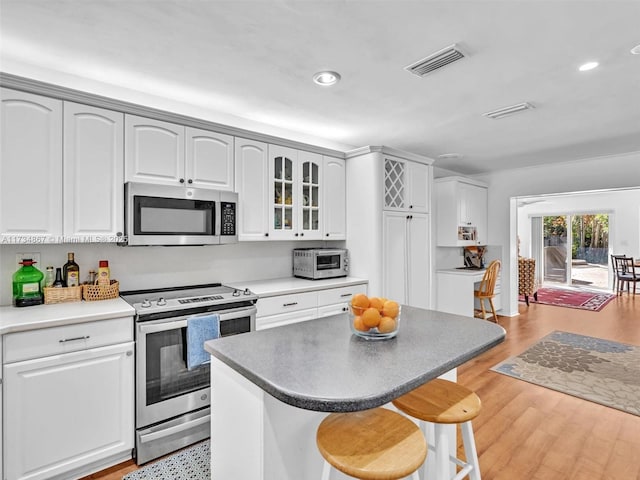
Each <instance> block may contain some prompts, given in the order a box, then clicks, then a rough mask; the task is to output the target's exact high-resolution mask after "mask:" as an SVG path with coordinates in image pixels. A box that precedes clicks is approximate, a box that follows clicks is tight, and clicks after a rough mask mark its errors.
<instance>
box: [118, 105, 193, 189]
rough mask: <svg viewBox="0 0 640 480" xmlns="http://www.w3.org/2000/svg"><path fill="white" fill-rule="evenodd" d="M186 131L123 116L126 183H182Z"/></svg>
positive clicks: (159, 122)
mask: <svg viewBox="0 0 640 480" xmlns="http://www.w3.org/2000/svg"><path fill="white" fill-rule="evenodd" d="M184 129H185V127H183V126H182V125H175V124H173V123H169V122H162V121H160V120H153V119H150V118H144V117H137V116H134V115H125V181H127V182H144V183H156V184H159V183H160V184H166V185H179V184H184V183H185V175H184V154H185V152H184V135H185V132H184Z"/></svg>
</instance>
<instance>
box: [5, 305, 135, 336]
mask: <svg viewBox="0 0 640 480" xmlns="http://www.w3.org/2000/svg"><path fill="white" fill-rule="evenodd" d="M134 314H135V310H134V309H133V307H132V306H131V305H129V304H128V303H127V302H125V301H124V300H122V299H121V298H120V297H118V298H114V299H112V300H99V301H94V302H85V301H81V302H70V303H56V304H49V305H35V306H32V307H13V306H7V307H0V335H4V334H7V333H13V332H21V331H24V330H36V329H38V328H48V327H57V326H60V325H71V324H75V323H83V322H91V321H95V320H105V319H107V318H116V317H132V316H133V315H134Z"/></svg>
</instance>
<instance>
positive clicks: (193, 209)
mask: <svg viewBox="0 0 640 480" xmlns="http://www.w3.org/2000/svg"><path fill="white" fill-rule="evenodd" d="M134 210H135V218H134V233H135V234H136V235H214V232H213V229H214V225H215V202H207V201H200V200H183V199H176V198H159V197H143V196H139V195H137V196H135V198H134Z"/></svg>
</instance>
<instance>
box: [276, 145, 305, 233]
mask: <svg viewBox="0 0 640 480" xmlns="http://www.w3.org/2000/svg"><path fill="white" fill-rule="evenodd" d="M297 161H298V152H297V151H296V150H294V149H292V148H287V147H281V146H279V145H269V181H270V183H271V192H270V199H269V200H270V201H269V203H270V209H271V213H270V217H271V219H270V225H269V234H270V236H271V238H272V239H289V238H295V237H294V234H295V232H296V229H297V228H298V225H297V218H296V215H295V209H296V207H297V205H298V202H299V200H298V197H299V193H298V192H297V191H296V184H295V178H296V173H297V172H296V167H297Z"/></svg>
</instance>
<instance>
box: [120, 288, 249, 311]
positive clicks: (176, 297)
mask: <svg viewBox="0 0 640 480" xmlns="http://www.w3.org/2000/svg"><path fill="white" fill-rule="evenodd" d="M120 296H121V297H122V298H123V299H124V300H125V301H126V302H128V303H129V304H130V305H132V306H133V307H134V308H135V309H136V312H138V314H139V315H144V317H145V319H147V320H148V319H149V318H148V317H149V316H152V315H153V316H157V315H164V314H166V313H168V312H178V311H185V312H186V311H189V312H192V311H194V310H195V309H201V310H202V311H205V310H206V311H213V310H220V309H222V308H223V307H224V306H225V305H238V306H240V304H241V303H243V302H244V303H247V302H251V304H255V302H256V301H257V299H258V297H257V295H255V294H254V293H253V292H251V290H249V289H248V288H247V289H238V288H234V287H228V286H226V285H222V284H219V283H216V284H208V285H193V286H185V287H175V288H158V289H150V290H136V291H130V292H121V294H120Z"/></svg>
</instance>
